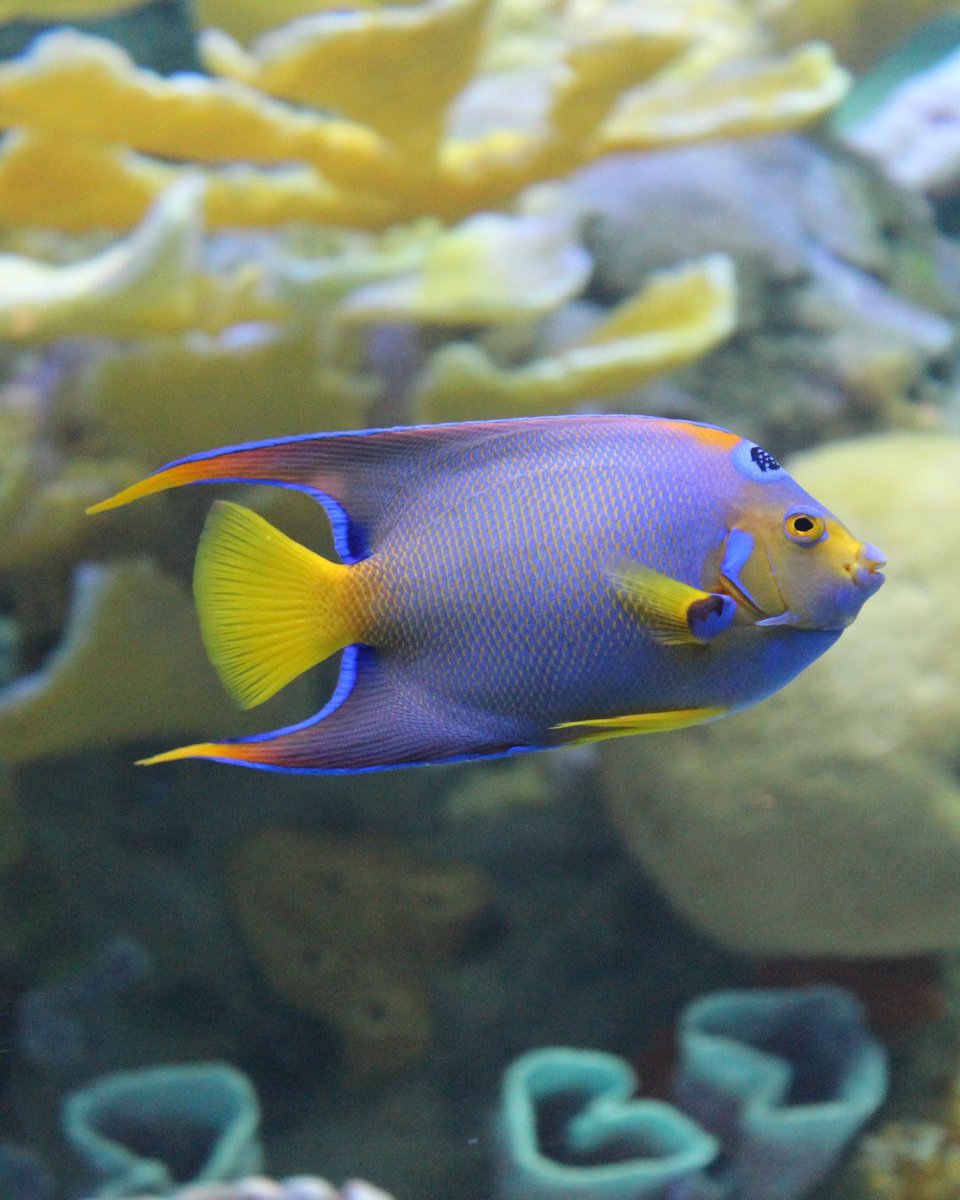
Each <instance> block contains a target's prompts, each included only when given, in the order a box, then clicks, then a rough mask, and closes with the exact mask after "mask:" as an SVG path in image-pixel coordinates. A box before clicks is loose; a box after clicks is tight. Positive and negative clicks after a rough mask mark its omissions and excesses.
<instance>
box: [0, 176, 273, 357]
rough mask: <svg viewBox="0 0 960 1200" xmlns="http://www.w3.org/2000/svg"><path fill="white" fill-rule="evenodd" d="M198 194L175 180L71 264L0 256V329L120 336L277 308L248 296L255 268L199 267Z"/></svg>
mask: <svg viewBox="0 0 960 1200" xmlns="http://www.w3.org/2000/svg"><path fill="white" fill-rule="evenodd" d="M0 190H2V188H0ZM201 200H202V185H201V183H200V181H199V180H197V179H183V180H182V181H180V182H179V183H177V184H176V185H175V186H173V187H171V188H170V189H169V190H168V191H167V192H165V193H164V194H163V195H162V196H161V197H160V199H158V200H157V202H156V204H155V205H154V207H153V209H152V210H151V211H150V212H149V213H148V215H147V217H146V219H145V220H144V222H143V224H142V225H140V226H139V227H138V228H137V229H135V230H134V232H133V233H132V234H130V236H129V237H127V238H126V239H125V240H124V241H121V242H118V243H117V244H116V245H114V246H111V247H110V248H109V249H107V250H104V251H102V252H101V253H100V254H97V255H94V256H93V257H92V258H88V259H84V260H81V261H80V262H75V263H66V264H64V265H51V264H49V263H45V262H38V261H36V260H34V259H31V258H26V257H23V256H22V255H17V254H4V255H0V335H2V336H4V337H8V338H28V339H32V340H47V339H50V338H54V337H60V336H63V335H64V334H75V333H94V334H100V335H105V336H130V335H136V334H148V333H161V332H174V331H180V330H184V329H217V328H223V327H225V326H226V325H230V324H233V323H234V322H235V321H237V320H239V319H241V318H242V317H243V318H246V319H250V318H252V317H264V316H279V315H282V310H281V309H279V308H278V307H277V305H276V304H272V303H269V302H267V301H266V300H261V299H260V298H259V297H258V295H257V289H258V285H259V276H258V272H257V269H256V268H255V267H252V266H250V267H244V268H241V269H240V270H239V271H238V272H237V273H235V274H234V275H233V276H230V275H226V276H221V277H217V278H214V277H205V276H203V275H201V274H200V273H199V271H198V257H199V242H200V232H201Z"/></svg>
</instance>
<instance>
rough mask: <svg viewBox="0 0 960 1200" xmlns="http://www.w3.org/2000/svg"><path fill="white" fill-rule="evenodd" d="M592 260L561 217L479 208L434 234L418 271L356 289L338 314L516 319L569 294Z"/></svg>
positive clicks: (457, 321)
mask: <svg viewBox="0 0 960 1200" xmlns="http://www.w3.org/2000/svg"><path fill="white" fill-rule="evenodd" d="M591 265H592V264H591V261H590V256H589V255H588V254H587V252H586V251H585V250H584V249H583V248H582V247H580V246H578V245H577V244H576V243H575V242H574V240H573V231H572V229H571V225H570V222H569V221H567V220H564V219H562V218H549V217H535V216H517V217H513V216H499V215H495V214H493V213H481V214H479V215H478V216H475V217H471V218H470V219H469V220H467V221H464V222H463V224H462V225H460V226H458V227H457V228H456V229H453V230H451V231H450V232H449V233H447V234H445V235H443V236H442V237H440V238H439V239H438V240H437V241H436V242H435V243H434V244H433V245H432V246H431V247H430V249H429V250H428V251H427V254H426V259H425V262H424V263H423V265H422V267H421V268H420V269H419V270H418V271H417V272H415V273H411V274H408V275H402V276H400V277H399V278H396V279H389V280H386V281H384V282H380V283H371V284H368V285H367V286H366V287H362V288H359V289H358V290H357V291H355V292H354V293H353V294H352V295H350V296H349V297H348V298H347V300H346V301H345V302H344V304H343V305H342V306H341V308H340V316H341V317H342V318H343V319H345V320H348V321H352V322H372V321H396V320H413V321H430V322H433V323H435V324H441V325H465V324H492V323H498V322H503V321H516V320H520V319H522V318H524V317H529V316H537V315H539V314H540V313H543V312H549V311H550V310H551V309H554V308H556V307H558V306H559V305H560V304H562V303H563V302H564V301H566V300H570V299H572V298H573V297H574V296H575V295H576V294H577V293H578V292H579V291H580V290H581V289H582V287H583V286H584V284H585V283H586V281H587V278H588V277H589V275H590V270H591Z"/></svg>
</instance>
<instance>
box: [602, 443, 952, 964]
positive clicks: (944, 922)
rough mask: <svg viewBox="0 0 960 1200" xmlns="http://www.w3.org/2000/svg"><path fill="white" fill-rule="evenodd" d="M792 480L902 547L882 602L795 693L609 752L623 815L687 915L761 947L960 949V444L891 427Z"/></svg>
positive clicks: (616, 809)
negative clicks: (957, 576) (959, 770)
mask: <svg viewBox="0 0 960 1200" xmlns="http://www.w3.org/2000/svg"><path fill="white" fill-rule="evenodd" d="M790 469H791V471H792V473H793V474H794V477H795V478H796V479H797V480H798V481H799V482H800V483H801V485H802V486H804V487H807V488H809V489H810V490H811V491H812V492H813V493H814V494H815V495H817V496H821V497H822V498H823V499H824V501H825V502H826V503H827V504H829V505H830V506H831V508H833V509H834V510H835V511H836V512H838V513H842V514H843V517H844V519H845V520H849V521H850V522H851V523H852V524H854V525H855V527H856V528H857V529H862V530H863V531H864V534H865V535H866V536H869V538H870V539H871V540H872V541H875V542H876V544H878V545H882V546H883V548H884V551H885V552H886V554H887V555H888V557H889V562H890V570H889V576H888V582H887V585H886V587H885V588H884V591H883V594H882V596H881V597H880V599H879V600H878V602H877V603H876V604H875V605H872V606H871V607H870V610H869V611H865V612H864V613H862V614H861V616H860V617H859V619H858V620H857V622H856V624H855V625H854V626H853V627H852V628H851V629H850V630H848V631H847V632H846V633H845V634H844V636H843V638H842V639H841V641H840V643H839V644H838V645H837V646H835V647H834V648H833V649H831V650H830V651H829V653H828V654H826V655H825V656H824V658H823V659H821V660H820V661H819V662H817V663H815V664H814V665H813V667H811V668H810V669H809V670H808V671H807V672H805V673H804V674H803V675H802V676H800V678H799V679H797V680H796V681H794V682H793V683H792V684H791V685H790V686H789V687H788V688H786V689H784V691H783V692H781V693H780V694H779V695H777V696H774V697H771V698H770V699H769V700H765V701H764V702H763V703H761V704H760V705H758V706H757V707H756V708H754V709H752V710H750V711H748V712H745V713H742V714H739V715H737V716H735V717H734V718H732V719H731V720H729V721H724V722H722V723H720V724H715V725H707V726H704V727H703V728H701V729H698V730H696V731H686V730H683V731H680V732H677V733H675V734H673V735H672V736H671V737H670V738H669V739H667V738H663V739H661V738H654V737H651V738H626V739H621V740H619V741H617V742H609V743H606V744H604V745H603V746H602V747H601V751H600V768H601V772H602V776H603V784H604V787H605V790H606V793H607V797H608V800H609V804H610V807H611V811H612V813H613V816H614V820H615V822H616V823H617V825H618V826H619V827H620V829H621V831H622V833H623V835H624V837H625V838H626V840H627V843H628V845H629V847H630V848H631V849H632V851H633V852H634V854H635V855H636V856H637V858H638V859H639V860H640V861H641V863H642V864H643V865H644V867H645V868H646V870H647V872H648V873H649V874H650V876H651V877H652V878H653V879H654V880H655V881H656V883H657V884H658V885H659V886H660V887H661V888H662V889H663V891H664V892H665V894H666V895H667V897H668V898H669V899H670V900H671V901H672V903H673V904H674V906H675V907H676V908H677V909H678V910H679V911H680V913H681V914H682V915H683V916H685V917H686V918H687V920H689V921H690V922H692V923H693V924H694V925H696V926H697V927H699V928H700V929H701V930H703V931H705V932H706V933H708V934H710V935H711V936H713V937H714V938H716V939H717V940H719V941H720V942H721V943H723V944H724V945H725V946H727V947H731V948H734V949H736V950H740V951H745V952H748V953H753V954H775V955H791V954H792V955H802V956H810V955H824V956H834V957H835V956H860V957H866V956H898V955H905V954H914V953H919V952H923V951H935V950H946V949H953V948H955V947H956V945H957V943H958V940H960V909H958V906H957V904H956V881H957V879H958V878H960V783H958V781H957V777H956V772H955V770H954V762H955V757H956V756H955V746H956V740H955V731H956V726H957V720H958V714H957V706H956V696H957V691H956V679H957V677H958V675H960V662H958V661H957V655H956V647H957V646H960V624H958V621H960V612H958V609H957V606H956V604H955V603H954V593H955V587H954V582H953V578H952V574H951V566H952V564H953V563H954V562H955V561H960V542H958V540H957V532H956V527H955V525H954V523H952V522H951V521H950V520H945V519H944V516H943V514H944V513H953V512H955V511H958V510H960V440H958V439H956V438H954V437H951V436H948V435H945V434H942V435H941V434H927V435H923V434H912V435H911V434H900V435H895V434H889V435H886V436H880V437H874V438H868V439H863V440H861V441H856V442H850V443H845V444H840V445H835V446H827V447H823V448H821V449H819V450H817V451H813V452H811V453H809V454H806V455H803V456H800V457H797V458H796V459H795V460H793V461H792V462H791V463H790Z"/></svg>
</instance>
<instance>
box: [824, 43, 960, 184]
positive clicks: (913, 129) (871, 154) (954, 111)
mask: <svg viewBox="0 0 960 1200" xmlns="http://www.w3.org/2000/svg"><path fill="white" fill-rule="evenodd" d="M842 136H843V140H844V141H845V142H846V144H847V145H849V146H851V147H853V149H855V150H859V151H860V152H861V153H862V154H865V155H866V156H867V157H868V158H870V159H872V160H873V161H874V162H875V163H877V164H878V165H879V166H880V167H881V168H882V169H883V171H884V172H885V173H886V174H887V175H888V176H889V177H890V178H891V179H893V180H895V181H896V182H897V183H900V184H902V185H903V186H904V187H909V188H916V189H917V190H918V191H921V192H931V193H935V192H944V191H948V190H951V189H953V188H956V186H957V184H958V182H960V52H957V51H955V52H954V53H953V54H949V55H947V56H946V57H945V58H944V59H943V60H942V61H941V62H938V63H936V64H935V65H934V66H932V67H929V68H928V69H927V70H925V71H922V72H921V73H920V74H918V75H914V76H913V77H912V78H910V79H907V80H906V81H905V82H903V83H901V84H900V86H899V87H895V88H894V89H893V90H892V91H891V92H890V94H889V95H888V96H886V97H885V98H884V100H883V101H882V102H881V103H880V104H879V105H878V106H877V108H875V109H874V111H873V112H871V113H870V114H869V115H868V116H867V117H865V119H864V120H862V121H859V122H854V123H851V125H850V126H849V127H845V128H844V129H843V131H842Z"/></svg>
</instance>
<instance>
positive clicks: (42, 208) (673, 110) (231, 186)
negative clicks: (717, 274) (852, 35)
mask: <svg viewBox="0 0 960 1200" xmlns="http://www.w3.org/2000/svg"><path fill="white" fill-rule="evenodd" d="M488 9H489V4H488V3H486V2H484V0H428V2H426V3H423V4H421V5H418V6H414V7H397V8H391V7H389V6H385V7H383V8H377V9H372V10H366V11H365V10H363V9H357V10H356V11H354V13H353V14H352V15H351V18H350V19H349V20H346V21H345V20H343V19H341V18H339V17H337V16H336V15H334V14H330V13H325V12H319V13H315V14H313V15H310V16H305V17H302V18H300V19H297V20H293V21H291V22H290V23H289V24H287V25H283V26H281V27H280V28H279V29H276V30H271V31H269V32H267V33H265V34H263V35H262V37H259V38H257V39H256V40H255V41H254V42H253V44H252V46H251V48H249V49H247V48H245V47H244V46H242V45H241V44H240V43H239V42H237V41H236V40H235V39H233V38H231V37H230V35H229V34H227V33H226V32H224V31H223V30H208V31H206V32H205V33H204V34H203V35H202V37H201V40H200V53H201V56H202V58H203V61H204V64H205V66H206V67H207V68H208V69H209V70H210V71H211V73H212V74H213V75H214V76H215V78H213V79H210V80H206V79H199V78H189V79H183V80H176V79H175V80H163V79H159V78H157V77H156V76H153V75H151V74H150V73H149V72H145V71H142V70H137V69H136V68H134V67H133V65H132V64H131V63H130V62H129V60H126V61H125V60H124V56H123V54H122V52H121V51H119V50H117V49H116V48H115V47H110V46H108V45H107V44H105V43H101V42H98V41H96V40H95V39H89V38H86V37H84V36H83V35H79V34H72V33H54V34H52V35H49V36H48V37H47V38H45V39H44V40H43V41H41V42H40V43H39V44H38V45H37V46H36V47H35V48H34V49H33V50H32V51H31V53H30V54H29V55H27V56H25V57H24V58H23V59H21V60H17V61H15V62H13V63H11V64H7V65H5V66H3V67H0V126H3V127H6V128H11V127H12V128H16V129H17V130H18V131H20V132H18V133H17V135H16V136H15V137H14V138H13V139H12V140H10V141H8V143H7V144H6V145H5V147H4V150H3V152H2V161H0V181H2V183H0V213H2V215H3V216H4V218H5V219H7V220H14V221H23V220H27V221H29V222H30V223H31V224H35V225H44V224H52V225H56V226H61V227H63V226H64V223H65V222H67V223H68V226H69V227H70V228H73V229H78V228H81V227H86V228H97V227H109V226H114V227H125V226H129V225H130V224H131V223H132V222H133V221H135V220H137V219H138V217H139V216H142V215H143V212H144V210H145V206H146V202H147V201H148V198H149V197H150V196H151V195H153V196H155V195H156V194H157V190H158V188H159V187H161V186H163V184H162V181H168V180H171V179H173V178H176V177H177V175H178V173H180V172H181V170H182V169H181V168H175V167H168V168H166V169H158V164H157V162H156V161H155V160H154V159H151V158H150V157H148V156H149V155H161V156H163V157H164V158H166V159H171V160H177V161H180V162H187V163H190V162H198V163H200V164H206V163H210V162H211V161H213V162H224V161H226V162H237V161H239V162H241V163H244V164H257V165H256V166H252V165H251V166H248V167H245V168H244V169H243V170H242V171H234V172H233V173H231V174H227V175H223V174H217V173H213V172H210V171H205V172H204V173H205V176H206V177H207V178H208V179H209V180H210V182H211V184H214V185H217V186H218V187H219V189H220V195H221V200H220V201H219V202H218V201H215V200H214V198H213V196H211V198H210V201H209V203H210V217H211V219H212V220H218V219H219V220H221V221H222V220H224V219H226V221H227V223H229V224H234V225H236V224H247V223H251V222H252V223H255V224H275V223H277V222H278V221H283V220H314V221H320V222H325V223H340V224H343V225H347V226H352V227H354V228H356V227H358V226H365V227H367V228H384V227H386V226H388V225H391V224H395V223H397V222H399V221H404V220H409V219H411V218H412V217H416V216H423V215H426V214H432V215H435V216H438V217H442V218H443V219H444V220H447V221H456V220H458V219H462V218H463V217H465V216H467V215H469V214H470V213H472V212H477V211H479V210H482V209H486V208H495V207H499V206H500V205H502V204H504V203H506V202H507V201H509V200H510V199H511V198H512V197H513V196H515V195H516V194H517V193H518V192H519V191H520V190H521V189H522V188H523V187H525V186H527V185H528V184H530V183H532V182H534V181H535V180H537V179H543V178H552V177H555V176H558V175H562V174H565V173H566V172H568V171H570V170H571V169H573V168H575V167H577V166H579V165H580V164H581V163H582V162H584V161H588V160H589V159H591V158H594V157H596V156H598V155H600V154H603V153H605V152H606V151H608V150H610V149H613V148H618V149H622V148H623V147H624V146H626V145H629V146H636V147H641V148H647V147H649V146H650V145H656V144H662V143H664V142H666V143H670V142H674V141H677V140H689V139H691V138H697V137H704V136H712V137H722V136H726V135H728V134H735V135H736V134H745V133H757V132H765V131H768V130H771V129H783V128H796V127H797V126H799V125H802V124H804V123H805V122H807V121H809V120H811V119H812V118H814V117H816V116H818V115H820V114H821V113H823V112H824V111H825V110H826V109H828V108H829V107H830V106H831V105H832V104H834V103H835V102H836V101H837V100H838V99H839V98H840V97H841V96H842V95H843V93H844V91H845V89H846V86H847V77H846V75H845V73H844V72H843V71H841V70H840V69H839V68H837V66H836V65H835V64H834V62H833V61H832V58H831V56H830V54H829V52H828V51H827V50H826V48H824V47H823V46H818V45H814V46H809V47H801V48H800V49H799V50H797V51H795V52H791V53H790V54H789V55H787V56H786V57H784V58H781V59H777V58H770V59H767V60H765V61H764V60H761V61H759V62H752V61H746V62H744V61H740V62H738V68H739V69H738V71H737V72H736V74H735V75H734V76H733V77H731V76H730V72H729V66H730V61H731V59H737V58H739V59H741V60H742V59H744V58H746V54H748V53H750V52H751V51H753V52H755V51H756V44H757V42H756V38H754V39H753V41H752V42H751V29H750V25H749V22H747V21H745V19H744V15H743V13H742V12H741V11H738V9H737V7H736V6H735V5H733V4H727V5H724V4H723V3H717V4H716V6H715V9H714V12H713V13H710V11H709V10H710V6H709V5H708V6H706V13H707V15H706V16H704V10H703V9H701V10H700V11H699V12H698V6H697V5H695V4H693V3H690V0H672V3H664V4H660V5H658V6H657V7H656V9H655V11H653V12H651V13H650V14H649V16H647V17H646V18H645V19H644V18H641V17H639V16H636V15H634V16H632V17H631V16H630V15H629V14H627V13H626V12H622V11H621V10H619V9H618V8H617V6H615V5H610V6H606V7H605V8H603V9H602V10H601V17H600V19H598V18H597V15H596V14H594V13H592V12H590V13H578V12H577V11H576V10H575V9H572V10H571V12H570V13H569V14H563V15H561V16H560V17H559V18H558V20H557V21H556V22H555V27H556V36H555V37H554V53H553V61H552V62H551V63H550V64H549V65H550V67H551V70H550V72H549V73H548V75H547V77H546V79H545V80H544V82H543V84H541V85H540V86H541V89H544V97H543V106H544V111H545V114H546V115H545V119H544V120H543V121H541V122H538V124H537V125H535V126H534V127H533V128H527V129H519V130H518V129H511V128H503V127H502V126H498V125H496V124H493V125H489V124H488V125H487V126H486V127H485V128H483V129H482V131H481V132H476V131H475V132H474V133H473V135H472V136H470V137H468V138H464V137H460V136H458V135H457V132H456V129H455V128H454V130H453V132H452V133H448V132H447V131H446V128H445V127H446V125H447V124H448V110H449V109H450V108H451V105H452V104H453V102H454V100H455V99H456V98H457V97H458V96H459V95H460V94H461V93H462V92H464V90H465V89H467V87H468V85H469V84H470V83H471V81H472V80H473V79H474V78H475V77H476V76H477V75H478V74H480V73H481V72H482V65H481V59H480V56H481V52H482V51H484V50H485V49H486V50H487V51H488V52H489V50H490V48H489V47H485V46H484V32H483V30H484V18H485V16H486V14H487V11H488ZM745 52H746V53H745ZM425 58H427V59H429V60H430V61H431V62H432V63H433V64H434V69H433V70H432V71H431V72H429V73H424V72H423V71H420V70H418V69H417V65H418V64H419V63H421V62H422V61H423V60H424V59H425ZM681 59H682V63H681V62H680V60H681ZM372 63H376V64H377V65H376V68H375V69H373V68H371V66H370V64H372ZM385 64H389V70H387V68H386V67H385ZM668 64H671V65H676V64H679V65H676V69H675V70H674V71H673V72H671V73H670V74H669V76H668V77H665V78H663V79H661V78H658V73H659V72H660V71H661V70H662V68H664V67H665V66H667V65H668ZM724 67H726V68H727V70H726V71H724V70H723V68H724ZM360 80H362V81H363V82H362V84H361V83H358V81H360ZM373 84H375V85H376V86H373ZM544 85H545V88H544ZM527 86H528V87H531V88H533V87H535V86H536V79H535V77H534V76H532V75H531V76H530V77H529V78H528V82H527ZM634 89H639V90H637V91H636V92H634V91H633V90H634ZM644 89H645V90H644ZM65 93H68V95H69V103H68V104H64V103H62V98H63V96H64V94H65ZM398 97H402V103H398ZM283 101H287V102H294V103H295V104H297V105H300V106H302V108H301V110H300V111H299V112H297V111H296V110H294V109H293V108H291V107H289V105H288V104H284V103H282V102H283ZM310 110H313V111H310ZM318 110H321V111H324V112H327V113H335V114H338V115H336V116H321V115H319V111H318ZM184 118H188V119H184ZM454 124H455V123H454ZM23 131H27V132H23ZM79 139H83V140H82V141H81V140H79ZM125 147H129V149H125ZM41 155H42V156H43V166H44V169H43V170H38V169H37V168H38V167H39V166H40V161H41V158H40V156H41ZM31 163H32V164H34V165H33V167H31V166H30V165H29V164H31ZM277 163H283V164H302V165H293V166H290V167H289V168H288V169H286V170H285V171H283V172H281V174H280V175H279V176H275V175H272V174H271V173H270V172H269V171H267V170H264V169H263V167H264V166H269V165H272V164H277ZM81 181H82V185H83V186H82V187H81V188H79V189H77V188H76V185H77V184H78V183H79V182H81ZM70 185H73V186H70ZM28 196H29V197H30V199H31V201H32V208H30V209H27V208H26V207H25V205H26V201H27V197H28ZM71 196H73V197H74V201H71V199H70V198H71ZM64 201H66V203H67V204H71V205H72V207H71V208H70V209H65V208H64Z"/></svg>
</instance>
